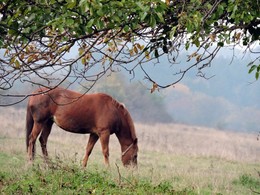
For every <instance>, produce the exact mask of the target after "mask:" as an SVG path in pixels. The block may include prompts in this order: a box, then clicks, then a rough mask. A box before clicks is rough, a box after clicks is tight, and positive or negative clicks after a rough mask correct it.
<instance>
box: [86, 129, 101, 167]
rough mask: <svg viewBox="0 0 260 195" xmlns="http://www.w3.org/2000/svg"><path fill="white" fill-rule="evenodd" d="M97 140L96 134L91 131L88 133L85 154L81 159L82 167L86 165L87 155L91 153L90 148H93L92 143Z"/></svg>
mask: <svg viewBox="0 0 260 195" xmlns="http://www.w3.org/2000/svg"><path fill="white" fill-rule="evenodd" d="M97 140H98V135H96V134H94V133H91V134H90V135H89V140H88V145H87V148H86V155H85V157H84V159H83V167H86V166H87V162H88V157H89V155H90V154H91V152H92V149H93V147H94V145H95V144H96V142H97Z"/></svg>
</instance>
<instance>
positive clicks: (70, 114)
mask: <svg viewBox="0 0 260 195" xmlns="http://www.w3.org/2000/svg"><path fill="white" fill-rule="evenodd" d="M54 122H55V123H56V124H57V125H58V126H59V127H60V128H62V129H64V130H66V131H69V132H72V133H80V134H87V133H89V134H90V136H89V140H88V144H87V147H86V155H85V157H84V160H83V166H84V167H85V166H86V165H87V161H88V158H89V155H90V154H91V151H92V149H93V147H94V145H95V143H96V142H97V140H98V139H100V142H101V146H102V152H103V155H104V159H105V163H106V164H109V148H108V144H109V136H110V134H113V133H115V134H116V136H117V138H118V140H119V143H120V145H121V151H122V155H121V160H122V162H123V164H124V165H130V164H131V165H137V152H138V146H137V137H136V133H135V128H134V124H133V121H132V118H131V116H130V114H129V112H128V111H127V109H126V108H125V106H124V105H123V104H121V103H119V102H117V101H116V100H115V99H113V98H112V97H110V96H109V95H106V94H102V93H98V94H85V95H82V94H80V93H76V92H73V91H70V90H67V89H62V88H56V89H53V90H49V89H47V88H41V89H39V90H37V91H35V92H34V93H33V95H32V96H31V97H30V98H29V102H28V105H27V117H26V128H27V135H26V144H27V152H28V155H29V160H30V161H33V159H34V155H35V141H36V139H37V137H38V136H39V134H40V133H41V135H40V138H39V141H40V143H41V147H42V153H43V156H44V157H45V159H47V156H48V152H47V147H46V145H47V140H48V136H49V134H50V132H51V128H52V125H53V123H54Z"/></svg>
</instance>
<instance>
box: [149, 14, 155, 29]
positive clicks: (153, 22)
mask: <svg viewBox="0 0 260 195" xmlns="http://www.w3.org/2000/svg"><path fill="white" fill-rule="evenodd" d="M150 26H151V27H152V28H154V27H155V26H156V20H155V17H154V16H153V15H150Z"/></svg>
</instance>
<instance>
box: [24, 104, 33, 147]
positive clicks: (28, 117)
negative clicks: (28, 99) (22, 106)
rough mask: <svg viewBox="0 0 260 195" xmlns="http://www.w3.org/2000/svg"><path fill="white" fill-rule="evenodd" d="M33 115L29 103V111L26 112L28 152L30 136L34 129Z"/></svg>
mask: <svg viewBox="0 0 260 195" xmlns="http://www.w3.org/2000/svg"><path fill="white" fill-rule="evenodd" d="M33 124H34V121H33V117H32V113H31V110H30V107H29V105H27V113H26V150H27V152H28V147H29V138H30V135H31V132H32V129H33Z"/></svg>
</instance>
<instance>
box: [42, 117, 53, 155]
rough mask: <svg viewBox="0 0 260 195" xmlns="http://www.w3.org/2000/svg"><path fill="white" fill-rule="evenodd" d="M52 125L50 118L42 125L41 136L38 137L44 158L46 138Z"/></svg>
mask: <svg viewBox="0 0 260 195" xmlns="http://www.w3.org/2000/svg"><path fill="white" fill-rule="evenodd" d="M52 125H53V122H52V121H51V120H50V121H47V122H46V123H45V125H44V127H43V130H42V133H41V136H40V138H39V141H40V143H41V147H42V154H43V156H44V159H45V160H48V151H47V140H48V137H49V135H50V132H51V127H52Z"/></svg>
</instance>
